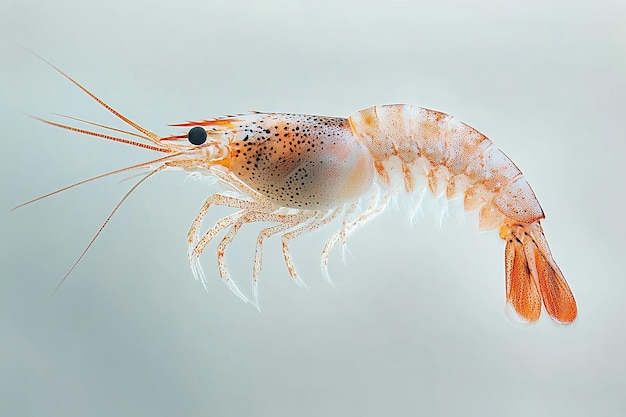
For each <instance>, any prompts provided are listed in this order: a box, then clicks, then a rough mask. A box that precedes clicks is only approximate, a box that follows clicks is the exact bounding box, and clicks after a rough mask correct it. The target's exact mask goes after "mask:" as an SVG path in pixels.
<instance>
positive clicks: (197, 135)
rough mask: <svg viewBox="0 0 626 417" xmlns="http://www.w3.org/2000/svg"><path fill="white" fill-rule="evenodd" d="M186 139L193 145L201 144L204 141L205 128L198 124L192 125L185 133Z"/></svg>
mask: <svg viewBox="0 0 626 417" xmlns="http://www.w3.org/2000/svg"><path fill="white" fill-rule="evenodd" d="M187 139H189V142H191V143H192V144H194V145H202V144H203V143H204V142H206V130H204V129H203V128H201V127H200V126H196V127H192V128H191V129H189V133H187Z"/></svg>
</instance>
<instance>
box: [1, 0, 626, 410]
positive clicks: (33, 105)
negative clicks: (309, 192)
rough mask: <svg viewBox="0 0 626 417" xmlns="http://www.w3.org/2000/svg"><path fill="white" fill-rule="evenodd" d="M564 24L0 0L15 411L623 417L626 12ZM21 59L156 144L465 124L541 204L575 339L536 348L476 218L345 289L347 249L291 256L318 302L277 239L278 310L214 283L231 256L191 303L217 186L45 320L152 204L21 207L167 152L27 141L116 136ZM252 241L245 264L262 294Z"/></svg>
mask: <svg viewBox="0 0 626 417" xmlns="http://www.w3.org/2000/svg"><path fill="white" fill-rule="evenodd" d="M545 3H546V2H543V1H524V2H521V1H520V2H507V6H502V4H503V2H499V1H493V2H458V3H457V2H453V1H444V2H433V1H424V2H417V1H381V2H366V1H345V2H324V1H312V0H311V1H284V2H279V1H273V2H254V3H252V2H250V3H248V2H243V1H223V2H220V3H217V2H213V1H189V0H186V1H162V2H148V1H125V0H110V1H105V2H90V1H70V0H65V1H56V2H48V1H34V0H25V1H24V0H20V1H17V0H1V1H0V30H1V31H2V33H0V47H1V51H0V56H1V59H0V135H1V136H0V137H1V141H2V142H1V143H2V154H1V155H2V156H1V159H2V163H1V164H0V166H1V169H2V172H1V173H0V175H1V178H2V179H1V181H2V195H1V196H2V201H1V202H2V205H1V209H2V210H3V212H4V213H3V214H2V215H1V216H0V219H1V221H2V224H1V225H0V226H1V228H2V232H1V243H2V248H1V256H2V263H1V265H2V272H1V287H0V414H1V415H6V416H40V415H41V416H43V415H45V416H105V415H106V416H112V415H115V416H143V415H146V416H148V415H149V416H174V415H178V416H246V415H258V416H321V415H324V416H339V415H341V416H382V415H389V416H392V415H394V416H395V415H399V416H402V415H464V416H485V415H500V416H524V415H531V414H533V415H551V416H561V415H568V416H587V415H599V416H622V415H624V413H626V396H625V395H624V393H625V392H626V376H625V375H626V359H625V357H624V352H625V349H626V336H625V335H624V332H625V329H626V314H625V313H624V311H625V310H624V309H625V308H626V307H625V306H624V291H625V290H626V280H625V279H624V278H625V273H624V263H623V262H624V255H625V252H626V251H625V249H626V245H625V244H624V236H625V235H626V233H625V232H626V230H625V227H624V222H623V210H624V204H623V203H624V181H623V166H624V165H623V161H624V155H625V152H626V145H625V144H624V143H625V141H624V136H625V132H626V130H625V129H624V120H625V114H626V105H625V104H624V102H625V99H626V93H625V91H626V79H625V76H624V74H626V52H625V49H624V40H625V39H626V30H625V29H624V28H625V27H626V26H625V25H624V22H625V21H626V7H625V6H624V3H623V2H622V3H621V4H620V3H619V2H611V1H596V2H571V1H570V2H566V1H562V2H561V1H555V2H550V6H546V5H545ZM584 4H585V5H584ZM586 4H588V5H586ZM22 47H25V48H29V49H32V50H34V51H36V52H37V53H39V54H41V55H42V56H44V57H46V58H47V59H49V60H51V61H52V62H53V63H55V64H56V65H58V66H59V67H60V68H62V69H63V70H64V71H66V72H68V73H69V74H71V75H72V76H73V77H75V78H76V79H77V80H79V81H80V82H82V83H84V84H85V85H86V86H87V87H88V88H90V89H92V91H94V92H95V93H96V94H98V95H100V96H101V97H102V98H103V99H105V100H106V101H108V102H109V103H110V104H112V105H113V106H115V107H116V108H118V109H119V110H120V111H122V112H123V113H124V114H126V115H128V116H129V117H131V118H133V119H135V120H136V121H138V122H139V123H141V124H143V125H144V126H146V127H148V128H150V129H152V130H155V131H157V132H159V133H161V134H169V133H180V132H179V131H177V130H176V129H173V128H169V127H167V126H166V124H167V123H175V122H181V121H185V120H189V119H191V120H194V119H201V118H210V117H216V116H220V115H223V114H227V113H237V112H242V111H247V110H264V111H284V112H300V113H313V114H324V115H335V116H346V115H348V114H350V113H351V112H353V111H355V110H358V109H361V108H364V107H368V106H370V105H373V104H384V103H403V102H406V103H412V104H415V105H420V106H425V107H429V108H434V109H438V110H442V111H446V112H449V113H452V114H455V115H456V116H457V117H459V118H460V119H461V120H464V121H466V122H468V123H469V124H471V125H473V126H475V127H476V128H478V129H479V130H481V131H483V132H484V133H485V134H487V135H488V136H489V137H490V138H492V139H493V140H494V142H495V143H496V145H497V146H499V147H500V148H502V149H503V150H504V151H505V152H506V153H507V154H508V155H509V156H510V157H511V159H513V160H514V161H515V163H516V164H517V165H518V166H519V167H520V168H521V169H522V170H523V171H524V173H525V175H526V177H527V178H528V180H529V181H530V183H531V184H532V186H533V188H534V190H535V192H536V194H537V196H538V198H539V200H540V201H541V204H542V206H543V208H544V211H545V212H546V214H547V218H546V221H545V222H544V227H545V231H546V235H547V237H548V240H549V242H550V244H551V246H552V249H553V252H554V255H555V257H556V259H557V261H558V263H559V265H560V266H561V269H562V270H563V271H564V273H565V276H566V278H567V279H568V281H569V283H570V285H571V287H572V289H573V291H574V293H575V295H576V297H577V300H578V303H579V309H580V318H579V320H578V321H577V322H576V323H575V324H574V325H573V326H569V327H562V326H559V325H556V324H554V323H553V322H551V321H550V320H549V319H548V318H547V317H542V319H541V321H540V322H539V323H537V324H535V325H533V326H523V325H519V324H516V323H515V322H514V321H512V320H511V319H509V318H508V317H507V316H506V314H505V312H504V273H503V270H504V266H503V246H504V244H503V242H502V241H501V240H500V239H499V238H498V236H497V233H495V232H489V233H478V232H477V220H476V214H475V213H472V214H469V215H467V217H466V220H465V223H462V222H461V223H459V222H457V221H456V220H455V219H454V217H453V218H451V219H449V220H448V221H446V222H445V225H444V227H443V230H441V228H440V227H439V225H438V224H437V222H436V221H433V218H434V216H433V215H432V213H429V212H427V213H426V216H424V219H422V220H421V221H420V222H418V223H417V225H416V226H415V227H408V223H407V222H406V220H405V213H404V212H402V210H399V211H394V210H390V211H388V212H387V213H386V214H385V215H383V216H382V217H380V218H379V219H377V220H376V221H375V222H373V223H371V224H369V225H367V226H366V227H365V228H363V229H362V230H360V231H359V232H357V233H356V234H355V235H354V236H353V237H352V239H351V241H350V249H351V251H352V254H353V256H351V257H348V260H347V263H345V264H344V263H343V262H342V261H341V256H340V255H339V252H337V253H335V254H334V256H333V257H332V259H331V265H330V269H331V274H332V276H333V278H334V280H335V285H334V286H331V285H328V284H327V283H326V282H325V281H324V279H323V277H322V276H321V273H320V271H319V267H318V263H319V252H320V251H321V248H322V246H323V244H324V242H325V238H326V237H327V236H328V234H329V233H330V232H331V230H330V229H325V230H323V231H321V232H319V233H316V234H314V235H311V236H305V237H303V238H302V239H301V240H299V241H298V242H296V243H295V244H294V245H293V247H294V257H295V260H296V264H297V266H298V267H299V270H300V272H301V275H302V276H303V278H304V280H305V281H306V282H307V284H308V285H309V287H310V291H306V290H303V289H301V288H299V287H297V286H296V285H294V284H293V283H292V282H291V281H290V279H289V277H288V274H287V272H286V270H285V267H284V265H283V264H282V260H281V255H280V249H279V247H280V242H279V240H277V239H271V240H269V241H268V242H267V245H266V250H265V255H266V257H265V263H264V270H263V274H262V277H261V282H260V290H261V303H262V313H258V312H257V311H256V310H255V309H254V308H252V307H250V306H249V305H245V304H243V303H241V302H240V301H239V300H238V299H237V298H236V297H235V296H234V295H232V294H231V293H230V292H229V291H228V290H227V289H226V288H225V286H224V285H223V284H222V283H221V282H220V281H219V278H217V274H216V272H215V246H214V245H213V246H211V247H209V248H208V250H207V251H206V252H205V255H204V256H203V264H204V267H205V270H206V271H207V274H208V275H209V285H210V291H209V293H206V292H205V291H203V290H202V287H201V285H200V284H199V283H198V282H196V281H194V280H193V279H192V275H191V272H190V270H189V267H188V265H187V261H186V232H187V229H188V227H189V225H190V223H191V221H192V219H193V218H194V216H195V214H196V212H197V210H198V208H199V207H200V205H201V203H202V201H203V200H204V199H205V198H206V196H207V195H209V194H210V193H211V192H213V191H215V189H214V188H212V187H210V186H209V185H207V184H203V183H202V182H196V181H189V180H187V179H186V178H185V175H184V174H182V173H169V172H166V173H164V174H161V175H159V176H157V177H155V178H154V179H153V180H151V181H149V182H148V183H146V184H144V185H143V186H142V187H141V188H140V189H139V190H138V191H137V192H136V193H135V194H134V195H132V197H131V198H130V199H129V200H128V201H127V202H126V203H125V204H124V206H122V208H121V209H120V211H119V213H118V215H116V216H115V218H114V219H113V220H112V221H111V223H110V225H109V226H108V227H107V229H106V230H105V231H104V233H103V234H102V236H101V238H100V239H99V240H98V241H97V242H96V244H95V245H94V246H93V248H92V250H91V251H90V252H89V253H88V254H87V256H86V257H85V259H84V261H83V262H82V263H81V264H80V265H79V266H78V267H77V268H76V270H75V271H74V273H73V274H72V275H71V276H70V278H69V279H68V280H67V282H66V283H65V284H64V285H63V286H62V287H61V288H60V290H59V291H58V292H57V293H56V295H54V296H50V293H51V291H52V290H53V288H54V286H55V285H56V284H57V282H58V280H59V278H60V277H62V276H63V274H64V273H65V272H66V270H67V269H68V268H69V267H70V266H71V264H72V263H73V262H74V260H75V259H76V257H77V256H78V255H79V254H80V253H81V251H82V250H83V249H84V247H85V245H86V244H87V242H88V241H89V239H90V238H91V237H92V236H93V233H94V232H95V231H96V230H97V229H98V227H99V226H100V224H101V222H102V220H103V219H104V218H105V217H106V215H107V213H108V212H109V210H110V209H111V208H112V207H113V206H114V205H115V203H116V202H117V201H118V200H119V198H120V197H121V196H122V195H123V194H124V193H125V191H126V190H127V189H128V188H129V187H130V186H131V185H132V181H123V182H120V180H122V179H123V178H124V176H121V177H116V178H109V179H105V180H102V181H98V182H97V183H91V184H88V185H84V186H82V187H79V188H77V189H73V190H71V191H67V192H64V193H62V194H60V195H57V196H54V197H51V198H49V199H46V200H44V201H40V202H38V203H36V204H33V205H31V206H27V207H24V208H22V209H20V210H17V211H15V212H9V209H10V208H11V207H13V206H15V205H17V204H19V203H21V202H24V201H26V200H28V199H31V198H34V197H36V196H38V195H41V194H44V193H46V192H49V191H52V190H54V189H57V188H60V187H62V186H65V185H67V184H70V183H72V182H75V181H78V180H81V179H84V178H87V177H89V176H92V175H96V174H99V173H102V172H106V171H108V170H112V169H116V168H119V167H123V166H126V165H130V164H132V163H137V162H141V161H144V160H147V159H149V158H151V157H153V153H151V152H148V151H143V150H138V149H135V148H131V147H126V146H123V145H121V144H116V143H111V142H106V141H103V140H98V139H95V138H89V137H83V136H80V135H77V134H72V133H70V132H66V131H62V130H60V129H55V128H53V127H50V126H46V125H44V124H42V123H39V122H37V121H35V120H33V119H31V118H29V117H28V116H27V114H33V115H37V116H43V117H53V118H54V117H56V116H54V115H52V114H51V113H53V112H58V113H64V114H69V115H72V116H77V117H82V118H86V119H90V120H94V121H98V122H103V123H115V121H114V120H113V119H112V117H111V116H110V115H108V114H107V113H106V112H105V111H104V110H103V109H102V108H99V107H98V106H97V105H95V104H94V103H93V102H92V101H90V99H89V98H88V97H86V96H85V95H84V94H83V93H81V92H80V91H79V90H78V89H77V88H75V87H74V86H72V85H71V84H69V83H68V82H67V81H66V80H64V79H63V78H62V77H61V76H59V75H58V74H57V73H55V72H54V71H53V70H52V69H51V68H50V67H48V66H46V65H45V64H43V63H42V62H41V61H39V60H37V59H36V58H34V57H33V56H32V55H30V54H29V53H28V52H27V51H25V50H24V49H22ZM226 212H227V211H226V210H216V211H215V212H213V213H212V215H211V217H210V219H209V221H208V223H209V224H210V223H211V222H212V221H215V219H217V218H218V217H219V216H221V215H224V214H225V213H226ZM256 230H257V229H255V228H254V227H249V228H247V230H245V231H243V232H242V233H241V235H240V236H239V237H238V239H237V240H236V242H235V243H234V244H233V245H232V246H231V248H230V252H229V253H228V254H227V255H228V259H229V260H230V263H231V270H232V272H233V274H234V275H235V277H236V278H237V280H238V282H239V283H240V284H241V286H242V287H243V288H244V289H245V290H246V291H249V290H250V288H251V285H250V273H251V262H252V256H253V247H254V243H253V241H254V238H255V233H256Z"/></svg>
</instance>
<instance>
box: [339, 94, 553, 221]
mask: <svg viewBox="0 0 626 417" xmlns="http://www.w3.org/2000/svg"><path fill="white" fill-rule="evenodd" d="M348 121H349V123H350V126H351V128H352V130H353V131H354V132H355V134H356V135H357V136H358V137H359V138H360V139H361V140H362V141H363V142H364V143H365V145H366V146H367V147H368V149H369V150H370V152H371V153H372V155H373V157H374V160H375V162H374V163H375V166H376V170H377V171H378V174H379V176H380V178H381V179H382V182H383V183H387V184H388V183H389V178H390V173H389V170H388V168H387V165H388V162H390V161H392V160H393V159H394V158H397V159H398V160H399V161H400V163H401V165H402V172H403V175H404V184H405V188H406V190H407V192H413V191H415V180H414V178H413V176H414V175H415V170H414V169H413V168H414V167H415V166H418V165H419V166H424V167H425V168H424V170H423V172H421V174H423V175H424V176H426V178H427V180H428V186H429V188H430V190H431V191H432V193H433V194H435V195H438V194H441V193H444V192H445V194H446V196H447V197H448V198H452V197H455V196H458V195H461V194H462V195H463V198H464V205H465V209H466V210H468V211H469V210H474V209H477V208H479V207H480V208H481V211H480V222H481V223H480V226H481V229H488V228H493V227H496V226H499V225H500V224H501V222H502V220H504V218H506V219H508V220H509V221H512V222H515V223H521V224H529V223H533V222H535V221H537V220H540V219H543V218H544V214H543V211H542V209H541V206H540V205H539V202H538V201H537V198H536V197H535V194H534V192H533V190H532V189H531V188H530V185H529V184H528V182H527V181H526V180H525V178H524V177H523V175H522V172H521V171H520V170H519V169H518V168H517V167H516V166H515V164H514V163H513V162H512V161H511V160H510V159H509V158H508V157H507V156H506V155H505V154H504V153H503V152H502V151H501V150H499V149H498V148H497V147H495V146H493V143H492V142H491V140H489V139H488V138H487V137H486V136H485V135H483V134H482V133H480V132H479V131H477V130H476V129H474V128H473V127H471V126H468V125H467V124H465V123H463V122H460V121H457V120H456V119H455V118H454V117H453V116H451V115H449V114H446V113H442V112H438V111H435V110H429V109H424V108H421V107H414V106H411V105H386V106H374V107H369V108H367V109H364V110H361V111H358V112H356V113H354V114H352V115H351V116H350V117H349V118H348ZM418 174H419V173H418Z"/></svg>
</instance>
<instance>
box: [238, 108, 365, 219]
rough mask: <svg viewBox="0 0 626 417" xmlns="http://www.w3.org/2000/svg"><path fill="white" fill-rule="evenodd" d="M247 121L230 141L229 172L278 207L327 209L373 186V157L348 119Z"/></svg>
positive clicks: (285, 117)
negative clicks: (356, 134)
mask: <svg viewBox="0 0 626 417" xmlns="http://www.w3.org/2000/svg"><path fill="white" fill-rule="evenodd" d="M246 119H248V118H246ZM246 122H247V125H245V126H237V127H236V128H235V130H236V133H235V134H234V135H233V137H232V138H231V139H229V148H230V161H229V164H228V168H229V170H230V171H231V172H232V173H233V174H235V175H236V176H237V177H238V178H239V179H241V180H242V181H243V182H244V183H245V184H246V185H248V186H249V187H251V188H252V189H254V190H255V191H258V192H259V193H261V194H262V195H264V196H265V197H267V198H269V199H270V200H272V201H274V202H275V203H277V204H278V205H280V206H286V207H291V208H301V209H328V208H332V207H336V206H337V205H338V203H342V202H346V201H349V200H350V199H353V198H355V197H358V196H359V195H361V194H362V193H363V192H365V191H366V190H367V189H368V188H369V187H370V186H371V184H372V181H373V179H374V172H373V168H372V163H371V156H370V155H369V153H368V152H367V148H366V147H365V145H363V144H362V143H360V142H359V141H358V140H355V137H354V134H353V133H352V130H351V129H350V126H349V125H348V122H347V119H345V118H338V117H323V116H310V115H299V114H258V115H257V117H254V118H249V119H248V120H247V121H246Z"/></svg>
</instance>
